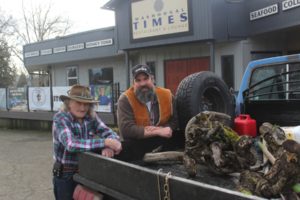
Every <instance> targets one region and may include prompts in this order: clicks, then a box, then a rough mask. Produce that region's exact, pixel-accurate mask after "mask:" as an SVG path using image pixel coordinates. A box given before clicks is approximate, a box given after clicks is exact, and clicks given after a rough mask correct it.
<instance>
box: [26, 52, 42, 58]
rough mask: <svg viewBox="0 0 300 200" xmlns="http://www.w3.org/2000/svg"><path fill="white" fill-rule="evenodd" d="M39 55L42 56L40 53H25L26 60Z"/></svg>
mask: <svg viewBox="0 0 300 200" xmlns="http://www.w3.org/2000/svg"><path fill="white" fill-rule="evenodd" d="M39 55H40V53H39V51H30V52H25V58H29V57H35V56H39Z"/></svg>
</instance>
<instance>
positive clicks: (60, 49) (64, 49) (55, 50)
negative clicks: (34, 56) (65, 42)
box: [53, 46, 66, 53]
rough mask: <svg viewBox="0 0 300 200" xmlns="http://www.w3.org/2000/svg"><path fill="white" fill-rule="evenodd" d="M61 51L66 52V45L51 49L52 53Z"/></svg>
mask: <svg viewBox="0 0 300 200" xmlns="http://www.w3.org/2000/svg"><path fill="white" fill-rule="evenodd" d="M62 52H66V47H65V46H63V47H55V48H54V49H53V53H62Z"/></svg>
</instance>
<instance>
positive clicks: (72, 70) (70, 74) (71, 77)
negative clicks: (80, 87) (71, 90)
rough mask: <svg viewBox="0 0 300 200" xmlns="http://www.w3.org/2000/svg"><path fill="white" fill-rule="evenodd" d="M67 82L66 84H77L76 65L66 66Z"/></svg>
mask: <svg viewBox="0 0 300 200" xmlns="http://www.w3.org/2000/svg"><path fill="white" fill-rule="evenodd" d="M67 84H68V86H72V85H75V84H78V67H77V66H71V67H67Z"/></svg>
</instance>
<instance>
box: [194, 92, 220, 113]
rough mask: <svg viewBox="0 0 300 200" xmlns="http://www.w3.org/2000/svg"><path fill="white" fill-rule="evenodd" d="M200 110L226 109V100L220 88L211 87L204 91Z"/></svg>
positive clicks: (218, 110) (217, 110)
mask: <svg viewBox="0 0 300 200" xmlns="http://www.w3.org/2000/svg"><path fill="white" fill-rule="evenodd" d="M199 111H216V112H224V111H225V102H224V100H223V97H222V96H221V93H220V90H219V89H218V88H216V87H211V88H207V89H206V90H205V91H204V93H203V94H202V96H201V97H200V104H199Z"/></svg>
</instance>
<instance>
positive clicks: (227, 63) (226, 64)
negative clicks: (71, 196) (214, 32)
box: [221, 55, 234, 88]
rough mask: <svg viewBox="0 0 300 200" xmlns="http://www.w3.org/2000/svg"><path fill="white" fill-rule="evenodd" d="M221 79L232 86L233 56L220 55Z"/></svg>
mask: <svg viewBox="0 0 300 200" xmlns="http://www.w3.org/2000/svg"><path fill="white" fill-rule="evenodd" d="M221 66H222V79H223V80H224V82H225V83H226V84H227V86H228V87H229V88H234V56H233V55H228V56H222V57H221Z"/></svg>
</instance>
